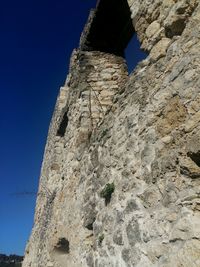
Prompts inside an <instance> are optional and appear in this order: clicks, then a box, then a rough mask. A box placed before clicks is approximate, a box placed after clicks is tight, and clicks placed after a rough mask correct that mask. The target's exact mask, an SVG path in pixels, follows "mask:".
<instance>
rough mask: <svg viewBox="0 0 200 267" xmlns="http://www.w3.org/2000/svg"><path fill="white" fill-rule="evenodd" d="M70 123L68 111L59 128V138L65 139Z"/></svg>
mask: <svg viewBox="0 0 200 267" xmlns="http://www.w3.org/2000/svg"><path fill="white" fill-rule="evenodd" d="M68 121H69V119H68V116H67V111H66V112H65V113H64V115H63V118H62V121H61V123H60V126H59V128H58V131H57V136H60V137H63V136H64V135H65V132H66V128H67V125H68Z"/></svg>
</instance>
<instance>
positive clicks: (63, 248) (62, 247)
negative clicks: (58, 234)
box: [54, 238, 69, 253]
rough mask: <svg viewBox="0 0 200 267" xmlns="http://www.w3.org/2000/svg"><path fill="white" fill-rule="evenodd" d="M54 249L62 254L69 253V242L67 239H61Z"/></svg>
mask: <svg viewBox="0 0 200 267" xmlns="http://www.w3.org/2000/svg"><path fill="white" fill-rule="evenodd" d="M54 249H55V250H56V251H58V252H60V253H69V241H68V240H67V239H66V238H60V239H59V240H58V243H57V245H56V246H55V248H54Z"/></svg>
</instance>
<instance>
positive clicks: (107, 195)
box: [100, 183, 115, 205]
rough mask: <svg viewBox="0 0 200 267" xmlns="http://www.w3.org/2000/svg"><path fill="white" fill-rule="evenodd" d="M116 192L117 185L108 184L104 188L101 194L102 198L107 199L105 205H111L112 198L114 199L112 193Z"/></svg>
mask: <svg viewBox="0 0 200 267" xmlns="http://www.w3.org/2000/svg"><path fill="white" fill-rule="evenodd" d="M114 191H115V185H114V183H110V184H109V183H108V184H106V185H105V186H104V188H103V189H102V191H101V193H100V197H102V198H104V199H105V203H106V205H107V204H108V203H110V200H111V197H112V193H113V192H114Z"/></svg>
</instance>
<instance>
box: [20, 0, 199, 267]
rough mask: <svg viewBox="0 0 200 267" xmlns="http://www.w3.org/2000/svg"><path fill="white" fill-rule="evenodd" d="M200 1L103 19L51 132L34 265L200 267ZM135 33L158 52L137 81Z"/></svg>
mask: <svg viewBox="0 0 200 267" xmlns="http://www.w3.org/2000/svg"><path fill="white" fill-rule="evenodd" d="M199 3H200V1H199V0H179V1H177V0H162V1H161V0H128V1H126V0H100V1H98V3H97V7H96V9H95V10H92V11H91V13H90V16H89V19H88V23H87V24H86V26H85V29H84V31H83V34H82V36H81V39H80V46H79V48H78V49H76V50H74V51H73V53H72V57H71V63H70V68H69V74H68V76H67V79H66V83H65V85H64V86H63V87H62V88H61V90H60V93H59V96H58V99H57V103H56V106H55V111H54V114H53V118H52V121H51V125H50V128H49V134H48V140H47V144H46V148H45V154H44V160H43V165H42V170H41V178H40V186H39V191H38V198H37V204H36V211H35V219H34V227H33V230H32V234H31V237H30V239H29V242H28V244H27V247H26V254H25V259H24V262H23V267H45V266H48V267H108V266H109V267H134V266H135V267H172V266H174V267H180V266H181V267H199V266H200V257H199V255H200V54H199V51H200V30H199V29H200V4H199ZM133 34H137V37H138V39H139V41H140V43H141V48H142V49H144V50H145V51H146V52H147V54H148V56H147V58H146V59H145V60H143V61H142V62H140V63H138V65H137V67H136V68H135V70H134V71H133V72H132V73H131V74H130V75H129V76H128V73H127V66H126V60H125V58H124V49H125V48H126V46H127V44H128V42H129V41H130V39H131V37H132V36H133ZM133 57H134V51H133Z"/></svg>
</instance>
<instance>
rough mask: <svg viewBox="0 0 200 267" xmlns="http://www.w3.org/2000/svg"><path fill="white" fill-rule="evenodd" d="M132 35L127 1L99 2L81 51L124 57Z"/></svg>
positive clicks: (132, 28) (110, 0) (102, 0)
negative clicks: (100, 52) (95, 51)
mask: <svg viewBox="0 0 200 267" xmlns="http://www.w3.org/2000/svg"><path fill="white" fill-rule="evenodd" d="M133 34H134V27H133V24H132V19H131V12H130V8H129V5H128V2H127V0H109V1H108V0H101V1H99V4H98V6H97V9H96V12H95V14H94V17H93V20H92V23H91V26H90V30H89V33H88V35H87V37H86V40H85V43H84V44H83V47H82V49H83V50H89V51H90V50H97V51H102V52H106V53H111V54H115V55H118V56H124V50H125V48H126V47H127V45H128V43H129V41H130V39H131V38H132V36H133Z"/></svg>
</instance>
